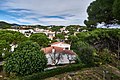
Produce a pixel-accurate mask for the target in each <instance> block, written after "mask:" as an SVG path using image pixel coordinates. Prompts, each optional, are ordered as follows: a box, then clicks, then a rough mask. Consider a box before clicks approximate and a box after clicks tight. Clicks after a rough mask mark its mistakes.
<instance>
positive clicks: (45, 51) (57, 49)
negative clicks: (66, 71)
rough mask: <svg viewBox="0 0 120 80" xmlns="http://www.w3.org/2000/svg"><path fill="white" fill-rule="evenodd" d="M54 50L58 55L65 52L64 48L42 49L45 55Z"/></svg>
mask: <svg viewBox="0 0 120 80" xmlns="http://www.w3.org/2000/svg"><path fill="white" fill-rule="evenodd" d="M52 49H55V52H57V53H61V52H62V51H63V48H61V47H55V46H54V47H53V46H52V47H46V48H42V50H43V51H44V53H46V54H49V53H52Z"/></svg>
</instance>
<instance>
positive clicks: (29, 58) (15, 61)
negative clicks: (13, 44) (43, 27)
mask: <svg viewBox="0 0 120 80" xmlns="http://www.w3.org/2000/svg"><path fill="white" fill-rule="evenodd" d="M46 64H47V59H46V57H45V55H44V53H43V52H40V47H39V45H38V44H37V43H35V42H32V41H26V42H23V43H21V44H20V45H19V46H18V48H17V49H16V51H15V52H14V53H13V54H12V55H11V56H10V57H8V58H6V60H5V63H4V66H3V68H4V71H5V72H6V73H15V74H16V75H19V76H21V75H29V74H32V73H36V72H41V71H43V70H44V68H45V67H46Z"/></svg>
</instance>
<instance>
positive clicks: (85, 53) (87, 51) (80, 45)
mask: <svg viewBox="0 0 120 80" xmlns="http://www.w3.org/2000/svg"><path fill="white" fill-rule="evenodd" d="M75 45H76V50H77V55H78V59H79V60H80V61H81V62H82V63H83V64H86V65H88V66H93V65H94V58H95V55H96V53H95V49H94V48H93V47H92V46H90V45H89V44H88V43H86V42H82V41H79V42H77V43H76V44H75Z"/></svg>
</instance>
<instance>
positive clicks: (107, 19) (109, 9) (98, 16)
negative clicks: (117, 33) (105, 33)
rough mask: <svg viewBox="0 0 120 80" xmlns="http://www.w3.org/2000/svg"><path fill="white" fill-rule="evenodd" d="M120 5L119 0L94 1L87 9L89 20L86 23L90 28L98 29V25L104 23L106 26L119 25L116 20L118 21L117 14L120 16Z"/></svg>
mask: <svg viewBox="0 0 120 80" xmlns="http://www.w3.org/2000/svg"><path fill="white" fill-rule="evenodd" d="M113 4H114V5H113ZM118 4H119V0H96V1H93V2H92V3H91V4H90V6H89V7H88V9H87V13H88V20H85V21H84V23H85V24H86V25H87V26H88V27H96V25H97V24H98V23H102V22H104V23H105V24H106V25H107V24H114V23H117V22H116V19H118V17H117V14H119V5H118ZM113 12H114V14H113ZM115 16H116V17H115ZM119 19H120V18H119Z"/></svg>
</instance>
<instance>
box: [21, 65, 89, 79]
mask: <svg viewBox="0 0 120 80" xmlns="http://www.w3.org/2000/svg"><path fill="white" fill-rule="evenodd" d="M85 67H87V66H85V65H83V64H71V65H68V66H65V67H59V68H55V69H51V70H47V71H45V72H41V73H35V74H33V75H29V76H25V77H22V78H19V80H41V79H45V78H48V77H53V76H55V75H59V74H62V73H65V72H71V71H77V70H81V69H82V68H85Z"/></svg>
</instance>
